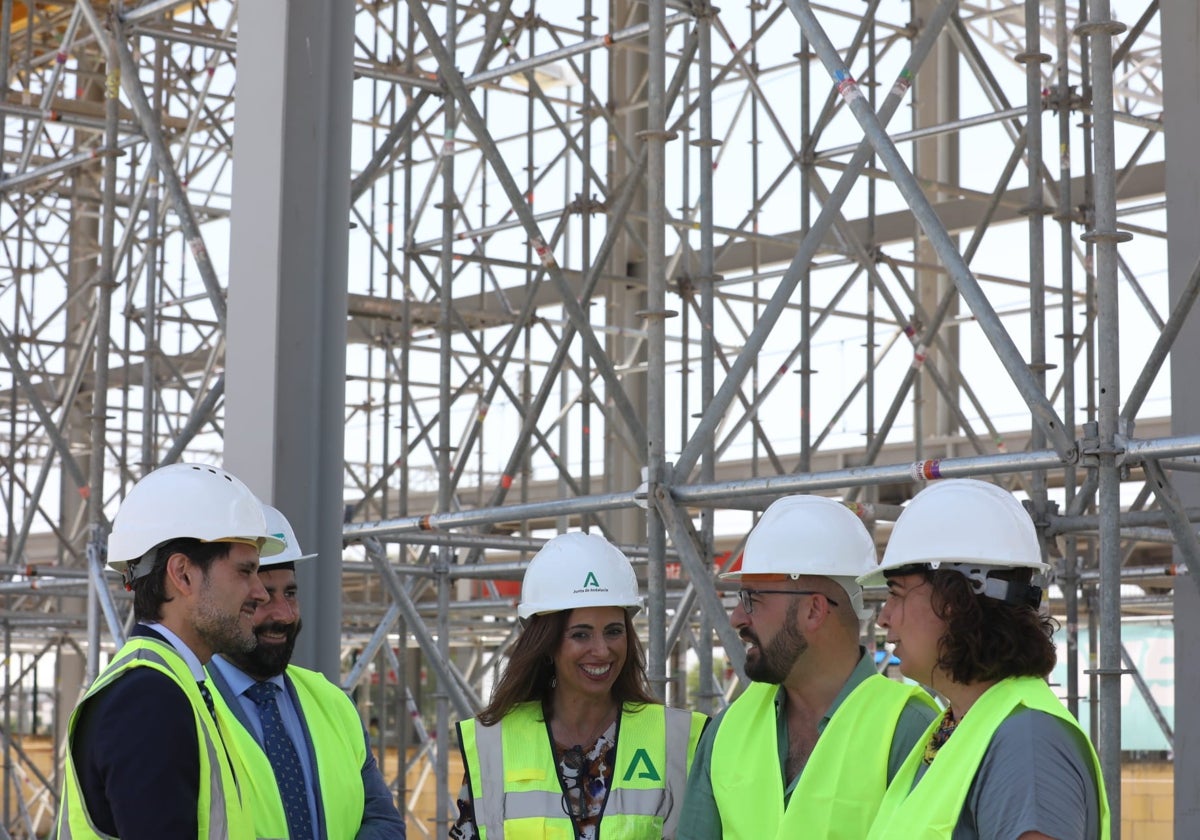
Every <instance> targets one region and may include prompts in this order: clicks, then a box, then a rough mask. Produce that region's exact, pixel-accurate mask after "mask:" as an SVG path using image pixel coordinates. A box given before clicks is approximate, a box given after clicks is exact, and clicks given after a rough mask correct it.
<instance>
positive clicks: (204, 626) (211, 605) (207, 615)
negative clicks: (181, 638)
mask: <svg viewBox="0 0 1200 840" xmlns="http://www.w3.org/2000/svg"><path fill="white" fill-rule="evenodd" d="M193 621H194V623H195V632H196V635H198V636H199V637H200V639H201V640H202V641H203V642H204V643H205V644H206V645H208V647H209V648H211V650H212V652H213V653H223V654H237V653H243V652H249V651H252V650H254V646H255V645H257V644H258V639H257V638H255V636H254V632H253V631H252V630H250V629H248V628H247V627H246V626H245V625H243V624H242V613H241V611H240V610H238V611H234V612H232V613H230V612H229V611H228V610H227V609H225V608H224V607H223V605H222V604H221V603H220V602H218V601H217V599H216V598H215V597H213V592H212V590H211V588H210V587H209V585H208V580H207V575H206V576H205V583H204V585H203V586H201V588H200V597H199V598H198V599H197V601H196V613H195V616H194V618H193Z"/></svg>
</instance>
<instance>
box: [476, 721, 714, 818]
mask: <svg viewBox="0 0 1200 840" xmlns="http://www.w3.org/2000/svg"><path fill="white" fill-rule="evenodd" d="M541 717H542V711H541V706H540V705H539V704H538V703H536V702H533V703H522V704H520V705H518V706H516V707H515V708H514V709H513V710H512V711H510V712H509V713H508V714H507V715H505V716H504V719H503V720H501V721H500V723H499V724H497V725H495V726H481V725H479V723H478V721H475V720H469V721H463V722H461V723H460V724H459V737H460V742H461V744H462V748H463V758H464V765H465V767H466V770H467V778H468V785H469V789H470V792H471V798H472V803H473V805H474V812H475V824H476V828H477V829H478V831H479V837H480V840H487V837H488V832H491V835H492V838H493V840H495V838H498V837H504V838H508V840H513V838H524V837H538V838H541V837H559V836H562V837H569V838H573V837H574V836H575V830H574V828H573V826H572V823H571V820H570V818H569V817H568V816H567V814H566V812H565V811H564V809H563V795H564V791H563V788H562V783H561V782H560V780H559V777H558V769H557V767H556V766H555V763H554V752H553V750H552V749H551V747H550V736H549V733H548V731H547V727H546V724H545V722H544V721H543V720H542V719H541ZM706 720H707V718H706V717H705V716H704V715H701V714H696V713H692V712H688V711H684V710H680V709H666V708H664V707H663V706H659V705H645V706H640V707H637V706H627V707H626V708H625V709H624V710H623V711H622V713H621V718H620V722H619V724H618V727H617V754H616V762H615V766H614V768H613V778H612V784H611V786H610V789H609V792H608V799H607V801H606V802H605V805H604V816H603V819H602V821H601V822H602V829H603V831H602V836H603V837H604V838H605V840H612V838H656V839H657V838H663V837H667V838H669V837H673V836H674V832H675V824H676V822H677V820H678V808H679V806H680V805H681V804H682V801H683V792H684V790H685V788H686V786H687V771H688V769H689V768H690V767H691V762H692V757H693V756H694V755H695V749H696V743H697V742H698V741H699V738H700V733H701V732H702V731H703V729H704V723H705V721H706Z"/></svg>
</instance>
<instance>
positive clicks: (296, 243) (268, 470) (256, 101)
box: [225, 0, 354, 679]
mask: <svg viewBox="0 0 1200 840" xmlns="http://www.w3.org/2000/svg"><path fill="white" fill-rule="evenodd" d="M353 20H354V5H353V4H352V3H328V2H324V0H291V2H284V0H256V1H255V2H254V3H247V4H245V5H243V6H241V7H239V11H238V78H237V100H236V108H237V110H236V118H235V121H234V130H235V137H236V140H235V149H234V172H233V213H232V241H231V245H230V248H231V253H230V266H229V294H228V302H229V320H228V336H227V348H226V375H225V383H226V386H225V387H226V398H225V403H226V405H225V418H226V421H225V464H226V466H227V467H228V468H229V469H230V470H231V471H232V472H234V473H235V474H237V475H238V476H239V477H241V478H242V479H244V480H245V481H246V482H247V483H248V484H249V485H250V487H251V488H253V489H254V491H255V492H256V493H258V494H259V495H260V496H261V497H262V499H263V500H264V501H269V502H271V503H273V504H274V505H275V506H276V507H278V508H279V509H280V510H282V511H283V512H284V514H285V515H286V516H287V517H288V518H289V519H290V520H291V522H292V525H293V526H294V527H295V529H296V536H297V539H299V541H300V544H301V546H302V547H303V548H304V549H305V550H306V551H319V552H320V559H319V560H318V561H315V562H310V563H307V564H301V565H300V566H299V567H298V568H297V570H296V574H297V578H298V579H299V582H300V590H301V591H300V600H301V605H302V610H303V614H304V621H305V630H304V632H303V633H302V634H301V636H300V639H299V642H298V644H297V647H296V661H297V662H298V663H300V664H303V665H307V666H309V667H314V668H317V669H319V670H321V671H323V672H325V674H326V675H327V676H329V677H330V678H332V679H336V678H337V676H338V672H339V660H340V640H341V594H342V588H341V563H340V562H339V561H340V559H341V547H342V542H341V533H342V528H341V525H342V505H343V493H342V487H343V480H344V479H343V451H344V445H343V441H344V405H345V372H346V319H345V313H346V276H347V242H348V230H349V222H348V217H349V208H350V112H351V109H350V102H351V92H352V91H351V88H352V76H351V67H352V61H351V59H352V55H351V48H352V44H353V41H352V38H353Z"/></svg>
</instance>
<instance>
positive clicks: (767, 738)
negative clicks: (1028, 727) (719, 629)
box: [677, 495, 937, 840]
mask: <svg viewBox="0 0 1200 840" xmlns="http://www.w3.org/2000/svg"><path fill="white" fill-rule="evenodd" d="M877 562H878V560H877V557H876V553H875V543H874V541H873V540H872V539H871V535H870V534H869V533H867V529H866V528H865V527H864V526H863V524H862V521H861V520H860V519H859V518H858V517H857V516H855V515H854V514H853V513H852V512H851V511H850V510H849V509H848V508H847V507H846V506H845V505H842V504H840V503H838V502H836V501H833V500H832V499H826V498H823V497H821V496H807V495H805V496H788V497H785V498H782V499H779V500H778V501H776V502H775V503H774V504H772V505H771V506H770V507H769V508H767V510H766V511H765V512H764V513H763V515H762V518H761V519H760V520H759V522H758V525H757V526H755V528H754V530H753V531H751V532H750V536H749V537H747V539H746V548H745V552H744V554H743V557H742V568H741V571H739V572H731V573H728V574H725V575H722V577H723V578H731V579H735V580H738V581H739V582H740V583H741V586H742V588H741V589H740V590H739V592H738V603H737V605H736V606H735V607H734V610H733V613H732V614H731V615H730V618H729V620H730V623H731V624H732V625H733V627H734V628H735V629H736V630H737V631H738V635H739V636H740V637H741V639H742V641H743V642H745V644H746V676H748V677H749V678H750V679H751V680H752V681H753V682H752V683H751V684H750V686H749V687H747V688H746V690H745V691H744V692H743V693H742V695H741V696H740V697H739V698H738V699H737V700H735V701H734V703H733V704H732V705H730V706H729V708H727V709H726V710H725V711H724V712H722V713H721V714H720V715H718V716H717V717H716V718H715V719H714V720H713V722H712V723H711V724H710V725H709V727H708V729H707V730H705V733H704V736H703V737H702V738H701V740H700V743H699V745H698V746H697V749H696V758H695V762H694V763H693V765H692V771H691V773H690V774H689V776H688V786H687V794H686V796H685V798H684V807H683V817H682V819H681V820H680V824H679V832H678V835H677V836H678V838H679V840H718V838H721V839H722V840H728V839H729V838H751V837H753V838H764V837H766V838H770V837H785V836H788V837H820V838H823V840H862V838H863V837H864V836H865V835H866V833H867V830H868V829H869V828H870V826H871V821H872V819H873V818H874V815H875V812H876V810H877V809H878V807H879V802H880V800H881V799H882V798H883V793H884V790H885V789H886V788H887V785H888V783H889V782H890V781H891V779H892V777H893V776H894V775H895V774H896V772H897V771H898V770H899V769H900V766H901V765H902V764H903V762H904V759H905V758H906V757H907V755H908V753H909V751H910V750H911V749H912V746H913V745H914V744H915V743H916V742H917V741H918V740H919V739H920V738H921V735H922V734H923V733H924V731H925V729H926V727H928V725H929V723H930V722H931V721H932V720H933V719H934V717H935V716H936V714H937V710H936V707H935V706H934V704H933V702H932V701H931V700H930V699H929V696H928V695H927V694H926V693H925V692H924V691H923V690H922V689H920V688H919V687H916V686H909V685H905V684H903V683H899V682H895V681H893V680H889V679H887V678H886V677H882V676H879V675H878V674H877V673H876V670H875V664H874V659H873V657H872V656H871V654H870V653H868V652H867V651H866V650H864V649H863V647H862V646H861V645H860V644H859V638H860V635H861V622H862V621H864V620H866V619H868V618H870V617H871V614H870V613H869V612H868V611H865V610H864V609H863V601H862V587H861V586H859V585H858V583H856V582H855V578H856V577H857V576H858V575H861V574H865V572H866V571H870V570H873V569H874V568H875V566H876V565H877Z"/></svg>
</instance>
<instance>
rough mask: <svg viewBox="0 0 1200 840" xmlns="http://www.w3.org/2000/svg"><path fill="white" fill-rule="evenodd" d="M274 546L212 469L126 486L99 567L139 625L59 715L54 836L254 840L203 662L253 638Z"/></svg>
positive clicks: (171, 472) (257, 508) (259, 518)
mask: <svg viewBox="0 0 1200 840" xmlns="http://www.w3.org/2000/svg"><path fill="white" fill-rule="evenodd" d="M282 547H283V546H282V542H281V541H280V540H278V539H277V538H275V537H273V536H271V535H270V534H269V533H268V531H267V527H266V521H265V520H264V518H263V513H262V507H261V504H260V503H259V502H258V499H257V498H256V497H255V496H254V494H253V493H251V492H250V490H249V489H248V488H247V487H246V486H245V485H244V484H242V482H241V481H239V480H238V479H237V478H235V477H234V476H232V475H230V474H229V473H226V472H225V471H223V470H219V469H216V468H214V467H208V466H200V465H191V464H175V465H171V466H168V467H163V468H162V469H159V470H156V471H154V472H152V473H150V474H149V475H147V476H145V477H144V478H143V479H142V480H141V481H139V482H138V483H137V484H136V485H135V486H134V487H133V489H132V490H131V491H130V492H129V495H128V496H127V497H126V498H125V501H124V503H123V504H122V505H121V508H120V510H119V511H118V512H117V517H116V519H115V520H114V523H113V532H112V534H111V536H110V538H109V546H108V550H109V565H110V566H111V567H112V568H114V569H116V570H118V571H120V572H121V573H122V575H123V576H124V577H125V580H126V584H127V585H128V586H130V588H132V589H133V593H134V616H135V618H136V619H137V621H138V624H137V626H136V627H135V628H134V630H133V633H132V634H131V636H130V638H129V640H128V641H127V642H126V643H125V645H124V646H123V647H122V648H121V649H120V650H119V651H117V653H116V655H115V656H114V658H113V660H112V661H111V662H110V663H109V664H108V666H107V667H106V668H105V669H104V671H102V672H101V673H100V675H99V676H98V677H97V678H96V680H95V681H94V682H93V683H92V685H91V687H90V688H89V689H88V692H87V693H86V694H85V695H84V697H83V699H82V700H81V701H80V703H79V705H78V706H77V707H76V709H75V711H74V713H73V714H72V716H71V723H70V727H69V734H68V741H69V748H68V750H67V756H66V762H65V764H66V766H65V768H64V769H65V782H64V785H63V792H62V804H61V808H60V810H59V816H58V826H57V835H56V836H58V837H68V836H74V837H82V836H95V833H96V832H97V831H99V832H102V833H103V834H105V835H107V836H112V837H119V838H122V840H141V838H147V840H151V839H152V840H162V839H163V838H168V837H169V838H173V840H174V839H175V838H178V840H187V838H192V837H195V838H198V839H199V840H206V838H208V837H209V836H210V835H213V834H217V835H219V836H227V837H229V838H233V839H234V840H237V839H238V838H243V837H245V838H249V837H252V836H253V834H252V833H251V832H252V824H251V822H250V819H249V816H248V815H247V814H246V812H245V810H244V807H243V804H242V802H241V799H240V797H239V794H238V790H237V785H236V783H235V782H234V777H233V768H232V765H231V764H230V762H229V758H228V756H227V753H226V750H225V748H224V743H223V741H222V738H221V735H220V731H219V729H218V726H217V723H216V720H215V716H214V715H213V713H212V711H211V705H210V704H211V693H210V692H209V690H208V688H207V686H206V685H204V683H203V681H204V679H205V674H204V669H203V665H204V663H205V662H207V661H208V660H209V659H210V658H211V657H212V655H213V654H214V653H216V652H218V651H248V650H250V649H252V648H253V647H254V645H255V644H256V643H257V641H256V638H255V635H254V629H253V616H254V611H255V609H256V608H257V607H258V605H259V604H260V603H263V602H265V601H266V600H267V595H266V590H265V589H264V588H263V585H262V582H261V581H260V580H259V578H258V574H257V572H258V562H259V554H260V551H261V552H262V553H263V554H273V553H276V552H278V551H279V550H280V549H281V548H282ZM202 791H204V792H206V793H205V794H204V795H202Z"/></svg>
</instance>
